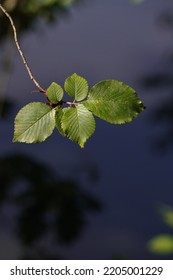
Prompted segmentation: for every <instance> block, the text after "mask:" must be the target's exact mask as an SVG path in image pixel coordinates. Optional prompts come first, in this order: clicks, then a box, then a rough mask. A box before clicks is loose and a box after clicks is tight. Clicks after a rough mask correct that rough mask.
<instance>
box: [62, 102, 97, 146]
mask: <svg viewBox="0 0 173 280" xmlns="http://www.w3.org/2000/svg"><path fill="white" fill-rule="evenodd" d="M62 129H63V131H64V132H65V134H66V136H67V137H68V138H69V139H71V140H72V141H74V142H76V143H78V144H79V145H80V147H81V148H83V147H84V144H85V142H86V141H87V139H88V138H90V136H91V135H92V134H93V133H94V130H95V120H94V117H93V115H92V113H91V112H89V111H88V110H87V109H86V108H85V107H84V106H83V105H81V104H79V105H77V106H76V107H75V108H65V109H64V115H63V117H62Z"/></svg>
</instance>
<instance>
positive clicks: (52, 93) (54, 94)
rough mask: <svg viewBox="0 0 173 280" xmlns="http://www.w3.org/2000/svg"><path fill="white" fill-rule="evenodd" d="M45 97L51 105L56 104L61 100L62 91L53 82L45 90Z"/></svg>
mask: <svg viewBox="0 0 173 280" xmlns="http://www.w3.org/2000/svg"><path fill="white" fill-rule="evenodd" d="M46 94H47V97H48V98H49V100H50V102H52V103H53V104H57V103H58V102H59V101H61V100H62V98H63V89H62V87H61V86H60V85H58V84H57V83H55V82H53V83H52V84H51V85H50V86H49V87H48V89H47V92H46Z"/></svg>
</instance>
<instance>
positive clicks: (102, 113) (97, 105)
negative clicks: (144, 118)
mask: <svg viewBox="0 0 173 280" xmlns="http://www.w3.org/2000/svg"><path fill="white" fill-rule="evenodd" d="M82 104H83V105H84V106H85V107H86V108H87V109H88V110H90V111H91V112H92V113H94V114H95V115H96V116H98V117H100V118H101V119H103V120H105V121H107V122H110V123H113V124H123V123H127V122H131V121H132V120H133V119H134V118H136V117H137V116H138V114H139V113H140V112H141V111H143V110H144V106H143V104H142V101H141V100H140V99H139V98H138V97H137V95H136V93H135V91H134V90H133V89H132V88H131V87H129V86H127V85H125V84H123V83H122V82H119V81H116V80H105V81H101V82H99V83H98V84H96V85H95V86H93V87H92V89H91V90H90V92H89V95H88V99H87V100H86V101H83V102H82Z"/></svg>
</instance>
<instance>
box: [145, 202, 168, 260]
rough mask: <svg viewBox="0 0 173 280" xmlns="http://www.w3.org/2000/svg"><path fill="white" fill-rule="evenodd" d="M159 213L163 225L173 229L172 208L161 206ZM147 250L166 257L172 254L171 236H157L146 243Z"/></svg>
mask: <svg viewBox="0 0 173 280" xmlns="http://www.w3.org/2000/svg"><path fill="white" fill-rule="evenodd" d="M160 213H161V216H162V219H163V221H164V223H165V224H167V225H168V226H169V227H171V228H173V208H172V207H170V206H166V205H164V206H162V207H161V208H160ZM148 248H149V250H150V251H151V252H152V253H155V254H161V255H167V254H173V234H166V233H164V234H159V235H156V236H154V237H153V238H152V239H151V240H150V241H149V242H148Z"/></svg>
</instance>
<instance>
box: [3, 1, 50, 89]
mask: <svg viewBox="0 0 173 280" xmlns="http://www.w3.org/2000/svg"><path fill="white" fill-rule="evenodd" d="M0 9H1V11H2V12H3V13H4V14H5V15H6V17H7V18H8V19H9V21H10V24H11V27H12V29H13V34H14V41H15V43H16V46H17V49H18V52H19V54H20V56H21V58H22V61H23V63H24V65H25V67H26V70H27V72H28V74H29V77H30V79H31V80H32V81H33V83H34V84H35V86H36V87H37V88H38V89H39V91H40V92H44V93H45V92H46V90H45V89H43V88H42V87H41V86H40V84H39V83H38V82H37V81H36V79H35V78H34V76H33V74H32V71H31V69H30V67H29V66H28V63H27V60H26V58H25V56H24V53H23V51H22V50H21V47H20V44H19V42H18V38H17V31H16V27H15V25H14V22H13V20H12V18H11V16H10V15H9V14H8V12H7V11H6V10H5V8H4V7H3V6H2V5H1V4H0Z"/></svg>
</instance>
